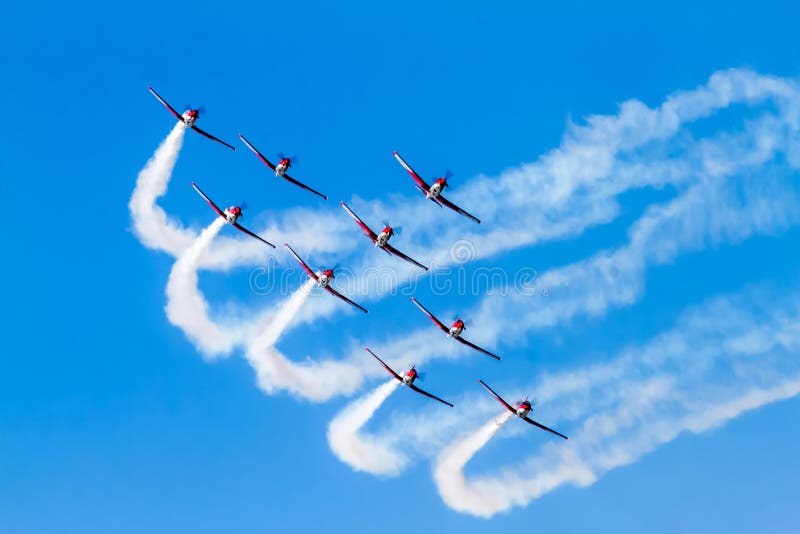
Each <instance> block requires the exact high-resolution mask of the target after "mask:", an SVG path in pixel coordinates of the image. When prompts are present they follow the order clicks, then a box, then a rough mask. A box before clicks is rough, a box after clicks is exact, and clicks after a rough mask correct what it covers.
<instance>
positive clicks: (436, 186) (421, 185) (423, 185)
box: [394, 151, 481, 224]
mask: <svg viewBox="0 0 800 534" xmlns="http://www.w3.org/2000/svg"><path fill="white" fill-rule="evenodd" d="M394 157H395V158H396V159H397V161H399V162H400V165H402V166H403V168H404V169H405V170H407V171H408V174H410V175H411V177H412V178H413V179H414V181H415V182H416V185H417V188H418V189H419V190H420V191H422V194H423V195H425V198H427V199H428V200H432V201H434V202H435V203H437V204H439V207H442V206H447V207H448V208H450V209H451V210H453V211H457V212H458V213H460V214H461V215H464V216H465V217H469V218H470V219H472V220H473V221H475V222H476V223H478V224H480V223H481V220H480V219H478V218H477V217H475V216H474V215H472V214H470V213H468V212H466V211H464V210H462V209H461V208H459V207H458V206H456V205H455V204H453V203H452V202H450V201H449V200H447V199H446V198H444V197H443V196H442V191H444V189H445V187H447V185H448V184H447V179H448V178H449V176H444V177H442V178H437V179H436V181H435V182H433V185H428V183H427V182H425V180H423V179H422V178H420V176H419V174H417V173H416V171H414V169H412V168H411V166H410V165H409V164H408V163H406V162H405V160H404V159H403V158H401V157H400V154H398V153H397V151H395V152H394Z"/></svg>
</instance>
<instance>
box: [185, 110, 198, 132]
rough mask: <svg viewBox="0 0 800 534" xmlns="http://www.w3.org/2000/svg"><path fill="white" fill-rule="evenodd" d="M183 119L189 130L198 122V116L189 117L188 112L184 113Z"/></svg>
mask: <svg viewBox="0 0 800 534" xmlns="http://www.w3.org/2000/svg"><path fill="white" fill-rule="evenodd" d="M181 117H183V122H184V124H186V126H188V127H189V128H191V127H192V126H194V123H195V122H197V115H189V112H188V111H184V112H183V115H181Z"/></svg>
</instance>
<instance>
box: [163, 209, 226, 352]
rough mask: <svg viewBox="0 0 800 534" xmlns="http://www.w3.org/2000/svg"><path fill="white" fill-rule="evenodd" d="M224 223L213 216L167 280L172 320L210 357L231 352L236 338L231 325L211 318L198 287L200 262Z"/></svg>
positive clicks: (168, 307) (169, 313) (168, 301)
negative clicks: (233, 335) (230, 327)
mask: <svg viewBox="0 0 800 534" xmlns="http://www.w3.org/2000/svg"><path fill="white" fill-rule="evenodd" d="M224 225H225V219H223V218H221V217H217V218H216V219H214V222H212V223H211V224H210V225H208V227H207V228H206V229H205V230H203V231H202V232H201V233H200V236H199V237H198V238H197V239H196V240H195V241H194V243H192V244H191V245H190V246H189V247H188V248H187V249H186V250H185V251H184V253H183V254H181V255H180V256H179V257H178V259H177V261H175V264H174V265H173V266H172V270H171V271H170V273H169V279H168V280H167V289H166V293H167V304H166V306H165V309H166V312H167V318H168V319H169V322H171V323H172V324H174V325H175V326H177V327H178V328H180V329H181V330H183V332H184V333H185V334H186V336H187V337H188V338H189V339H190V340H192V342H193V343H194V344H195V346H196V347H197V348H198V349H199V350H200V351H201V352H202V353H203V354H205V355H207V356H209V357H212V356H214V355H218V354H226V353H228V352H229V351H230V350H231V349H232V348H233V342H234V339H233V338H232V336H231V334H230V332H229V330H228V329H226V328H224V327H223V326H221V325H219V324H217V323H215V322H214V321H212V320H211V319H210V318H209V316H208V302H206V299H205V298H204V297H203V295H202V294H201V293H200V292H199V291H198V290H197V263H198V261H199V259H200V257H201V255H202V254H203V253H204V252H205V251H206V250H207V249H208V247H209V245H211V242H212V241H213V240H214V238H215V237H216V235H217V234H218V233H219V231H220V230H221V229H222V227H223V226H224Z"/></svg>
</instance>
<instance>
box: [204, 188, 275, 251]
mask: <svg viewBox="0 0 800 534" xmlns="http://www.w3.org/2000/svg"><path fill="white" fill-rule="evenodd" d="M192 187H194V190H195V191H197V192H198V193H199V194H200V196H201V197H203V198H204V199H205V201H206V202H208V205H209V206H211V208H212V209H213V210H214V211H216V212H217V215H219V216H220V217H222V218H223V219H225V221H226V222H227V223H228V224H230V225H231V226H233V227H234V228H236V229H237V230H239V231H240V232H244V233H245V234H247V235H249V236H252V237H255V238H256V239H258V240H259V241H261V242H262V243H266V244H267V245H269V246H271V247H272V248H275V245H273V244H272V243H270V242H269V241H267V240H266V239H263V238H261V237H260V236H258V235H257V234H254V233H253V232H251V231H250V230H248V229H247V228H245V227H244V226H242V225H241V224H239V222H238V221H239V219H240V218H241V216H242V215H243V213H242V207H241V206H230V207H228V208H225V209H224V210H221V209H219V208H218V207H217V205H216V204H214V203H213V202H212V201H211V199H210V198H208V197H207V196H206V194H205V193H203V192H202V191H201V190H200V188H199V187H197V184H196V183H194V182H192Z"/></svg>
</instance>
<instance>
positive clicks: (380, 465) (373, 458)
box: [328, 379, 406, 475]
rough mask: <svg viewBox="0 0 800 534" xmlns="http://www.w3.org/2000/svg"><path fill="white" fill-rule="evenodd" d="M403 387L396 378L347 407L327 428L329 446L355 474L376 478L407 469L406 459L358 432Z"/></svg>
mask: <svg viewBox="0 0 800 534" xmlns="http://www.w3.org/2000/svg"><path fill="white" fill-rule="evenodd" d="M399 385H400V382H398V381H397V380H395V379H391V380H389V382H386V383H385V384H381V385H380V386H378V388H377V389H375V390H374V391H373V392H372V393H370V394H368V395H365V396H364V397H361V398H359V399H356V400H354V401H353V402H351V403H350V404H348V405H347V406H346V407H345V408H344V409H343V410H342V411H341V412H339V414H338V415H337V416H336V417H334V418H333V420H332V421H331V422H330V424H329V425H328V444H329V445H330V447H331V450H332V451H333V452H334V454H336V456H337V457H339V459H340V460H341V461H343V462H345V463H346V464H348V465H350V466H351V467H352V468H353V469H355V470H356V471H366V472H367V473H371V474H373V475H396V474H398V473H399V472H400V471H402V470H403V468H404V467H405V463H406V459H405V457H404V456H403V455H402V454H400V453H398V452H395V451H393V450H392V449H391V448H389V447H384V446H382V445H381V443H379V442H378V441H377V440H375V439H374V438H370V437H365V436H361V435H360V434H359V431H360V430H361V428H362V427H363V426H364V425H365V424H367V422H368V421H369V420H370V419H371V418H372V416H373V415H374V414H375V412H376V411H377V410H378V408H380V407H381V404H383V402H384V401H385V400H386V399H387V398H388V397H389V395H391V394H392V392H393V391H394V390H396V389H397V387H398V386H399Z"/></svg>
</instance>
